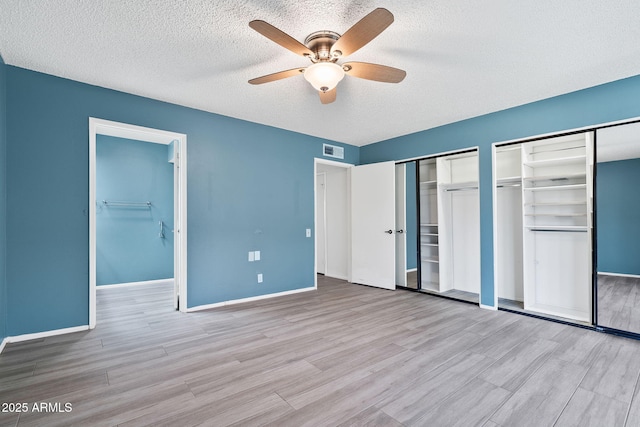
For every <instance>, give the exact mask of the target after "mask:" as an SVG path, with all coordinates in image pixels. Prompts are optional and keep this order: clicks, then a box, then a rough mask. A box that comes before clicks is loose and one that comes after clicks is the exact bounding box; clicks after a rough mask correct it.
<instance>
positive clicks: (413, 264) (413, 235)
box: [405, 162, 418, 270]
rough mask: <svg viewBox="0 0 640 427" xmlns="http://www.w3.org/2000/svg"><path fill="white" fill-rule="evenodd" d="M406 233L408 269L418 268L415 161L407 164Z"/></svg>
mask: <svg viewBox="0 0 640 427" xmlns="http://www.w3.org/2000/svg"><path fill="white" fill-rule="evenodd" d="M406 171H407V172H406V177H407V178H406V182H407V184H406V192H407V199H406V200H407V201H406V203H405V204H406V205H407V211H406V215H405V217H406V220H405V221H406V227H405V228H406V233H407V269H408V270H411V269H414V268H418V253H417V245H418V216H417V209H418V207H417V203H416V202H417V200H416V164H415V162H411V163H407V165H406Z"/></svg>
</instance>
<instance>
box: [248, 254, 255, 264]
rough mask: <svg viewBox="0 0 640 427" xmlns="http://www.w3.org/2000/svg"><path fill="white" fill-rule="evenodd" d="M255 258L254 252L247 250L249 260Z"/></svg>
mask: <svg viewBox="0 0 640 427" xmlns="http://www.w3.org/2000/svg"><path fill="white" fill-rule="evenodd" d="M254 259H255V254H254V253H253V252H249V262H253V260H254Z"/></svg>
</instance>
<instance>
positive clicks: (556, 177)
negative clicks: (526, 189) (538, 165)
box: [523, 172, 587, 182]
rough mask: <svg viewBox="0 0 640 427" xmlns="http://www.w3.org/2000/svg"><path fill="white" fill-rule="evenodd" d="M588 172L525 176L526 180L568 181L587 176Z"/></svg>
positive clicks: (524, 179)
mask: <svg viewBox="0 0 640 427" xmlns="http://www.w3.org/2000/svg"><path fill="white" fill-rule="evenodd" d="M586 177H587V174H586V173H584V172H583V173H573V174H564V175H539V176H527V177H525V178H523V181H525V182H536V181H568V180H570V179H580V178H586Z"/></svg>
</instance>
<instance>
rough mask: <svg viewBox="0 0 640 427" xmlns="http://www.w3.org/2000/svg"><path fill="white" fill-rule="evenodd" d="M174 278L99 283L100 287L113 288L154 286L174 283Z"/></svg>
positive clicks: (98, 286)
mask: <svg viewBox="0 0 640 427" xmlns="http://www.w3.org/2000/svg"><path fill="white" fill-rule="evenodd" d="M174 282H175V280H174V279H158V280H145V281H142V282H127V283H113V284H108V285H97V288H98V290H100V289H113V288H128V287H131V286H153V285H173V283H174Z"/></svg>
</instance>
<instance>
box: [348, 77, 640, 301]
mask: <svg viewBox="0 0 640 427" xmlns="http://www.w3.org/2000/svg"><path fill="white" fill-rule="evenodd" d="M497 89H499V88H497ZM639 99H640V76H635V77H630V78H627V79H623V80H618V81H615V82H612V83H607V84H603V85H600V86H595V87H592V88H589V89H584V90H581V91H577V92H572V93H569V94H566V95H561V96H557V97H554V98H549V99H545V100H542V101H538V102H534V103H531V104H526V105H523V106H519V107H515V108H510V109H508V110H503V111H499V112H495V113H492V114H487V115H484V116H479V117H475V118H472V119H468V120H464V121H460V122H456V123H452V124H449V125H445V126H440V127H437V128H433V129H429V130H425V131H422V132H417V133H413V134H410V135H406V136H402V137H398V138H393V139H390V140H386V141H382V142H379V143H376V144H371V145H367V146H364V147H362V148H361V149H360V161H361V163H363V164H364V163H372V162H379V161H385V160H402V159H407V158H412V157H419V156H426V155H430V154H437V153H441V152H445V151H450V150H457V149H464V148H468V147H474V146H478V147H479V166H480V236H481V241H480V251H481V270H482V271H481V276H482V277H481V286H482V296H481V297H482V301H481V302H482V304H485V305H488V306H493V305H494V284H493V278H494V274H493V205H492V204H493V200H492V197H493V196H492V166H491V144H492V143H493V142H499V141H505V140H510V139H516V138H524V137H529V136H535V135H540V134H544V133H549V132H556V131H562V130H566V129H572V128H578V127H583V126H589V125H595V124H599V123H606V122H611V121H615V120H623V119H627V118H632V117H638V116H640V102H638V100H639ZM425 114H426V112H425Z"/></svg>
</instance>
